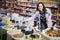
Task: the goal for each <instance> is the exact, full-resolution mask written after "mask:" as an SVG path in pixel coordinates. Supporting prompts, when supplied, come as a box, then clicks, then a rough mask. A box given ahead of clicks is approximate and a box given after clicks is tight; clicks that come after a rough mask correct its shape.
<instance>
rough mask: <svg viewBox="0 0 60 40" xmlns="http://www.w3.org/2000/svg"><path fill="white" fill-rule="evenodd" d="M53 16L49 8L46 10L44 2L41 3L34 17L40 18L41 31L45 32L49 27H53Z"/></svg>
mask: <svg viewBox="0 0 60 40" xmlns="http://www.w3.org/2000/svg"><path fill="white" fill-rule="evenodd" d="M51 16H52V14H51V11H50V10H49V9H48V8H45V6H44V4H43V3H42V2H39V3H38V4H37V9H36V12H35V15H34V17H38V18H39V29H41V30H44V29H46V28H47V27H52V20H51Z"/></svg>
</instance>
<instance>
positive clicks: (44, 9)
mask: <svg viewBox="0 0 60 40" xmlns="http://www.w3.org/2000/svg"><path fill="white" fill-rule="evenodd" d="M39 4H42V5H43V12H46V8H45V6H44V4H43V2H39V3H38V4H37V8H36V10H37V11H40V10H39V9H38V7H39Z"/></svg>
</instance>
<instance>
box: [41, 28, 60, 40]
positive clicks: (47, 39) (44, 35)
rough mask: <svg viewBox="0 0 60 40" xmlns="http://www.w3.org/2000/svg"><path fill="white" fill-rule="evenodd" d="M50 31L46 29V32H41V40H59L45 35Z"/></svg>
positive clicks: (59, 38)
mask: <svg viewBox="0 0 60 40" xmlns="http://www.w3.org/2000/svg"><path fill="white" fill-rule="evenodd" d="M50 29H51V28H47V29H46V30H43V32H41V33H40V34H41V40H60V37H51V36H48V35H47V34H46V33H45V32H46V31H47V30H50ZM55 30H56V29H55Z"/></svg>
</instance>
